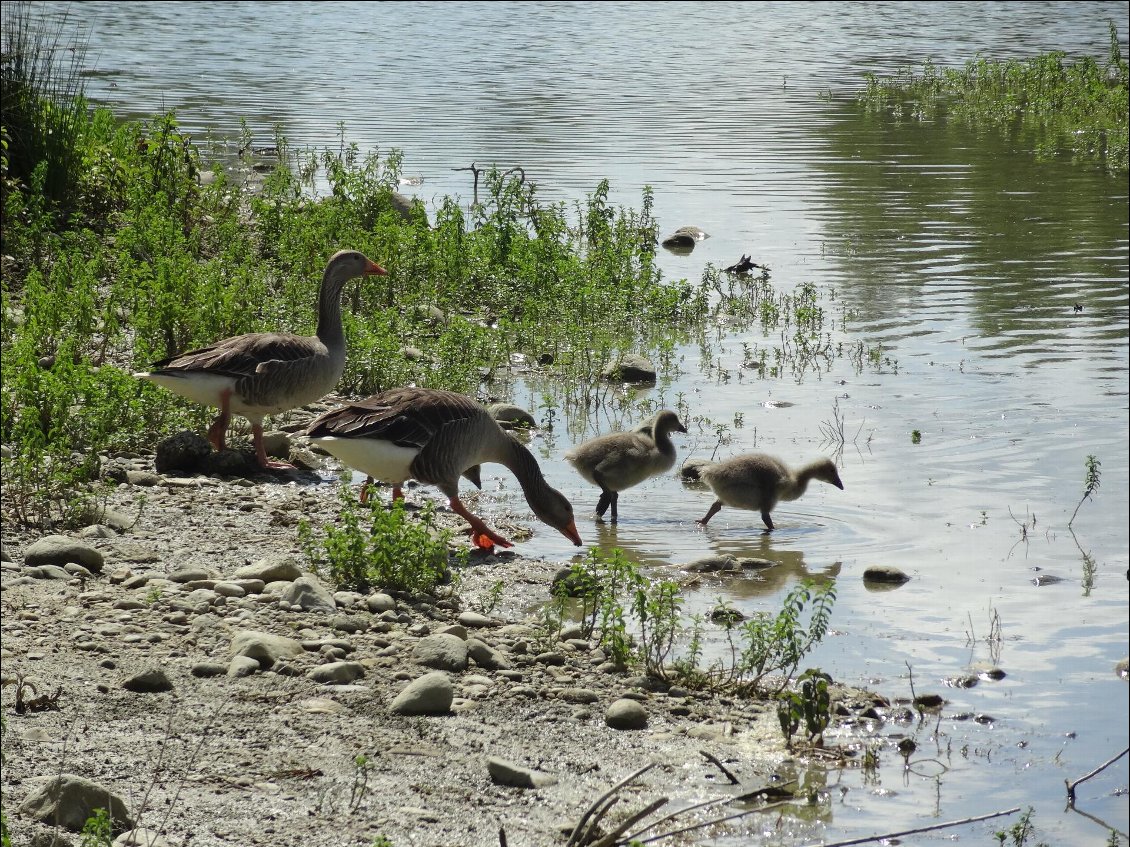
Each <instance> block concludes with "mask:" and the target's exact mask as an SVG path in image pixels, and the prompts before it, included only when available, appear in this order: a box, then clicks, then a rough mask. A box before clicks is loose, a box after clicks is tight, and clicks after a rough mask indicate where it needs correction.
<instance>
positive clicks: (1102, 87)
mask: <svg viewBox="0 0 1130 847" xmlns="http://www.w3.org/2000/svg"><path fill="white" fill-rule="evenodd" d="M1108 26H1109V28H1110V50H1109V52H1108V55H1107V62H1106V66H1105V67H1101V66H1100V65H1099V63H1098V62H1097V61H1095V60H1094V59H1092V58H1090V57H1085V58H1083V59H1080V60H1079V61H1077V62H1070V63H1069V62H1066V61H1065V59H1066V54H1064V53H1062V52H1052V53H1047V54H1045V55H1043V56H1038V57H1036V58H1031V59H1025V60H1016V59H1010V60H1008V61H989V60H987V59H977V60H974V61H970V62H967V63H966V65H965V67H964V68H963V69H961V70H955V69H941V70H939V69H938V68H936V67H935V66H934V65H933V64H932V63H931V62H926V63H925V64H924V65H923V69H922V73H921V74H917V73H915V72H914V71H912V70H909V69H908V70H903V71H900V72H899V73H897V74H895V75H894V76H893V77H888V78H880V77H878V76H876V75H874V74H867V75H866V79H867V88H866V90H865V91H863V92H862V93H861V94H860V101H861V102H862V103H863V105H864V107H865V108H867V109H869V110H872V111H875V112H880V113H883V114H888V115H890V116H892V117H894V118H895V119H896V120H904V119H911V120H917V121H934V120H942V119H952V120H956V121H961V122H963V123H966V124H968V125H971V126H985V127H991V128H993V129H995V130H998V131H1000V132H1002V133H1012V134H1020V133H1030V134H1031V137H1032V138H1033V139H1034V144H1035V149H1036V155H1037V156H1038V157H1040V158H1053V157H1056V156H1059V155H1063V154H1066V153H1069V154H1070V155H1071V157H1072V159H1073V160H1075V161H1080V162H1091V163H1095V164H1097V165H1099V166H1100V167H1102V168H1103V169H1104V170H1105V171H1107V172H1108V173H1110V174H1114V175H1117V174H1123V175H1124V174H1125V173H1126V170H1127V149H1128V145H1127V124H1128V118H1127V115H1128V111H1130V109H1128V105H1127V103H1128V85H1127V77H1128V74H1127V61H1126V59H1124V58H1123V57H1122V51H1121V49H1120V47H1119V45H1118V31H1117V29H1116V28H1115V25H1114V23H1113V22H1110V23H1108Z"/></svg>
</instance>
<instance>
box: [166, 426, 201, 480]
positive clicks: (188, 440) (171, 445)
mask: <svg viewBox="0 0 1130 847" xmlns="http://www.w3.org/2000/svg"><path fill="white" fill-rule="evenodd" d="M211 452H212V445H211V444H209V443H208V439H206V438H204V437H203V436H200V435H197V434H196V433H195V432H188V431H187V430H185V431H184V432H178V433H177V434H176V435H171V436H169V437H168V438H166V439H165V440H164V441H161V442H158V444H157V456H156V458H155V460H154V466H155V467H156V469H157V473H160V474H194V473H200V472H201V468H202V467H203V466H204V463H205V462H206V461H207V460H208V454H210V453H211Z"/></svg>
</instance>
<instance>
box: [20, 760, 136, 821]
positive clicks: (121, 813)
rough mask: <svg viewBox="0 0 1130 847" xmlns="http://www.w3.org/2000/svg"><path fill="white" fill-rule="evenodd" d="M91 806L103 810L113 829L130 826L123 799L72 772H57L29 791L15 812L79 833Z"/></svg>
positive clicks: (91, 813)
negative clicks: (109, 818) (112, 824)
mask: <svg viewBox="0 0 1130 847" xmlns="http://www.w3.org/2000/svg"><path fill="white" fill-rule="evenodd" d="M95 809H105V810H106V811H107V812H109V813H110V817H111V818H112V819H113V821H114V829H115V830H121V829H132V828H133V819H132V818H130V816H129V812H128V811H127V809H126V804H125V801H124V800H123V799H122V798H121V797H119V796H118V795H117V794H115V793H114V792H113V791H111V790H110V789H108V788H105V787H104V786H102V785H99V784H98V783H97V782H94V781H92V780H89V779H86V778H85V777H81V776H75V775H74V774H67V773H64V774H59V775H58V776H55V777H52V778H51V779H50V780H49V781H48V782H46V783H44V784H43V785H42V786H40V787H39V788H37V789H36V790H35V791H33V792H32V793H31V794H30V795H29V796H28V798H27V799H26V800H24V802H23V803H21V804H20V807H19V812H21V813H22V814H25V815H27V816H28V817H31V818H34V819H35V820H37V821H40V822H42V823H45V824H48V825H50V826H55V825H58V826H61V827H63V828H64V829H69V830H71V831H72V832H81V831H82V828H83V826H85V825H86V821H87V819H88V818H90V817H91V816H93V815H94V811H95Z"/></svg>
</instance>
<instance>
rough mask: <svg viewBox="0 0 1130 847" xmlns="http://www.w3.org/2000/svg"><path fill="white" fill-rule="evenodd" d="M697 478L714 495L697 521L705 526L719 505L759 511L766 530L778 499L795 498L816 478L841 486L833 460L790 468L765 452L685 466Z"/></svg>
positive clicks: (769, 528)
mask: <svg viewBox="0 0 1130 847" xmlns="http://www.w3.org/2000/svg"><path fill="white" fill-rule="evenodd" d="M696 475H697V477H698V478H699V479H701V480H702V481H703V482H705V483H706V484H707V485H709V486H710V488H711V490H713V492H714V496H715V497H716V498H717V499H716V500H715V501H714V503H713V504H712V505H711V507H710V509H709V510H708V511H707V513H706V515H704V516H703V517H702V518H699V520H698V521H697V523H700V524H702V525H703V526H706V524H707V523H709V521H710V519H711V518H712V517H714V516H715V515H716V514H717V513H718V510H719V509H721V508H722V507H723V506H731V507H733V508H735V509H749V510H751V511H754V512H761V520H763V521H764V522H765V527H766V530H770V531H771V530H772V529H773V519H772V518H771V517H769V513H770V512H771V511H773V508H774V507H775V506H776V505H777V503H778V502H780V501H781V500H796V499H797V498H799V497H800V496H801V495H802V494H804V492H805V491H806V490H807V489H808V483H809V481H810V480H813V479H818V480H820V481H821V482H827V483H829V484H830V485H834V486H836V488H839V489H841V490H842V489H843V487H844V484H843V483H842V482H841V481H840V475H839V473H838V472H837V471H836V465H835V463H834V462H833V461H832V460H831V459H828V458H822V459H816V460H814V461H811V462H808V463H807V464H804V465H801V466H800V467H799V468H797V469H795V470H793V469H791V468H789V467H788V465H786V464H785V463H784V462H782V461H781V460H780V459H775V458H774V457H772V456H769V455H766V454H765V453H749V454H747V455H744V456H735V457H734V458H732V459H727V460H725V461H724V462H715V463H712V464H707V465H699V466H696V467H693V468H686V469H685V471H684V476H686V477H689V478H692V479H693V478H694V477H695V476H696Z"/></svg>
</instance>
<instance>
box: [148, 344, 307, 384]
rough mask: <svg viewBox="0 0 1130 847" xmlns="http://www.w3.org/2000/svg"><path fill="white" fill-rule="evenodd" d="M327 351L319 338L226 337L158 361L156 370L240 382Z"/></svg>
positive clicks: (154, 366)
mask: <svg viewBox="0 0 1130 847" xmlns="http://www.w3.org/2000/svg"><path fill="white" fill-rule="evenodd" d="M319 348H321V350H324V349H325V345H323V344H322V343H321V342H320V341H318V340H317V339H316V338H306V337H303V336H298V335H284V334H281V333H277V332H254V333H249V334H247V335H237V336H235V337H233V338H226V339H224V340H223V341H219V342H217V343H215V344H210V345H209V346H207V347H200V348H198V349H196V350H189V351H187V352H185V353H180V354H178V355H176V356H170V357H169V358H167V359H162V360H161V361H159V362H155V363H154V365H153V370H154V371H166V372H178V371H179V372H183V373H191V372H202V371H203V372H207V373H212V374H216V375H222V376H231V377H235V378H237V379H242V378H244V377H249V376H255V375H257V374H262V373H265V372H267V371H269V370H275V369H278V368H280V367H285V366H286V365H287V364H289V363H292V362H297V361H301V360H304V359H308V358H310V357H311V356H313V355H315V354H317V353H319V352H321V350H320V349H319Z"/></svg>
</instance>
